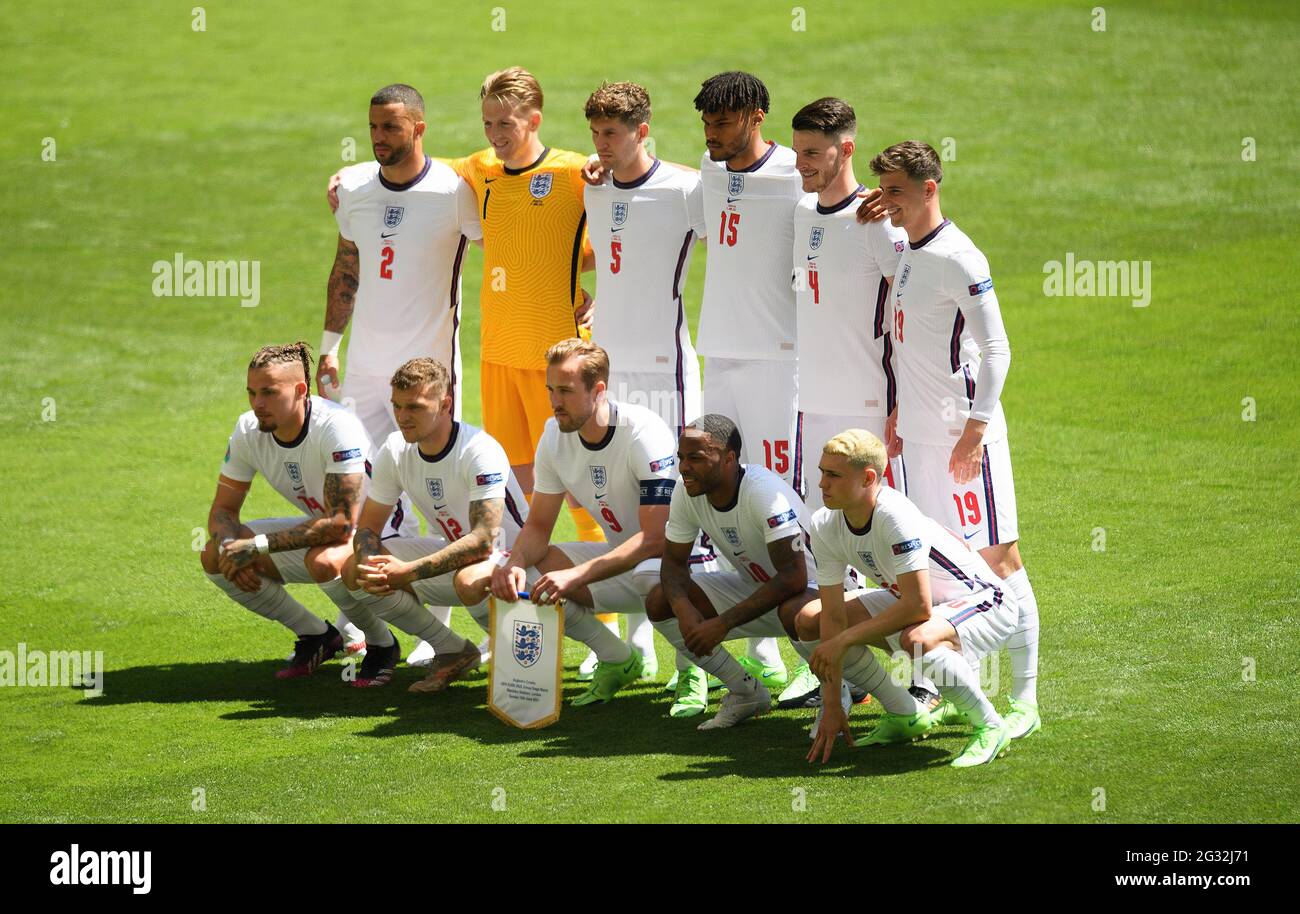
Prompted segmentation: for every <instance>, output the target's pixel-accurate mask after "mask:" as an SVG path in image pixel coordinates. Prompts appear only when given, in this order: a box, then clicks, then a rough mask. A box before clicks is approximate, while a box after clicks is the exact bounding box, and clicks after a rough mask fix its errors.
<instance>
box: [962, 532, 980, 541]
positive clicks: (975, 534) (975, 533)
mask: <svg viewBox="0 0 1300 914" xmlns="http://www.w3.org/2000/svg"><path fill="white" fill-rule="evenodd" d="M979 534H980V532H979V531H978V530H976V531H975V532H974V533H963V534H962V536H964V537H965V538H966V539H970V538H971V537H972V536H979Z"/></svg>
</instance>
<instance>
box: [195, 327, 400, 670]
mask: <svg viewBox="0 0 1300 914" xmlns="http://www.w3.org/2000/svg"><path fill="white" fill-rule="evenodd" d="M310 383H311V351H310V349H309V348H308V346H307V344H306V343H295V344H293V345H289V346H264V347H263V348H261V349H259V350H258V351H257V353H256V354H255V355H254V356H253V359H252V361H251V362H250V363H249V365H248V402H249V405H250V406H251V407H252V409H251V410H249V411H248V412H246V413H244V414H243V415H242V416H240V417H239V421H238V422H236V423H235V431H234V433H233V434H231V436H230V443H229V444H228V445H227V447H226V458H225V462H224V464H223V465H222V468H221V474H220V476H218V478H217V494H216V496H215V497H214V498H213V500H212V508H211V510H210V511H209V513H208V532H209V533H210V534H211V535H212V539H211V540H209V541H208V544H207V547H206V548H205V549H204V550H203V553H202V556H201V557H202V562H203V570H204V571H205V572H207V575H208V579H209V580H210V581H212V583H213V584H215V585H216V586H217V587H218V588H220V589H221V590H222V591H223V592H224V593H225V594H226V595H227V596H229V597H230V598H231V599H232V600H234V601H235V602H236V603H238V604H240V605H241V606H244V607H245V608H247V609H250V610H252V611H253V612H255V613H257V614H258V615H260V616H264V617H265V618H267V619H271V620H273V621H275V622H279V623H280V624H281V625H283V626H285V627H286V628H288V629H289V630H290V631H292V632H293V633H294V634H295V635H296V636H297V643H296V644H295V645H294V652H293V658H292V659H291V660H290V662H289V666H288V667H286V668H285V669H283V670H281V671H280V672H278V673H277V674H276V676H277V678H280V679H290V678H294V677H298V676H310V675H311V674H312V673H313V672H315V670H316V668H317V667H318V666H320V664H321V663H323V662H324V661H326V660H329V659H330V658H331V657H333V656H335V655H336V654H338V653H339V652H340V651H341V650H343V637H342V635H341V634H340V633H339V630H338V629H337V628H335V627H334V626H333V625H331V624H329V623H328V622H326V621H324V620H323V619H321V618H320V617H318V616H316V615H315V614H314V613H312V612H310V611H309V610H308V609H307V607H305V606H303V605H302V604H301V603H299V602H298V601H297V600H295V599H294V598H293V597H291V596H290V595H289V593H288V591H286V590H285V589H284V585H285V584H305V583H315V584H317V585H318V586H319V587H320V589H321V590H322V591H324V592H325V595H326V596H328V597H329V598H330V600H331V601H332V602H333V603H334V604H335V605H336V606H338V608H339V610H340V611H341V612H342V613H344V614H346V616H347V617H350V618H351V619H352V621H353V622H355V623H356V624H357V625H358V626H359V627H360V628H361V629H362V631H364V632H365V635H366V640H367V642H368V643H369V644H370V646H371V647H372V648H376V647H378V648H380V649H382V648H383V647H384V646H385V645H390V644H396V640H395V639H394V638H393V635H392V632H390V631H389V630H388V628H387V627H386V626H385V625H384V624H383V623H382V622H380V621H379V620H378V619H376V618H375V617H374V616H373V614H371V613H370V612H369V611H368V610H367V609H366V608H365V607H364V606H361V605H359V604H357V603H356V602H355V601H354V600H353V599H352V597H351V596H350V595H349V594H348V590H347V587H346V586H345V585H344V583H343V580H342V579H341V578H340V577H339V573H340V571H341V570H342V569H343V567H344V566H345V565H346V564H347V560H348V557H349V556H351V554H352V531H353V528H354V526H355V524H356V520H357V512H358V511H359V510H360V507H361V502H362V499H363V498H364V496H365V481H366V462H367V458H368V456H369V453H370V439H369V438H368V437H367V436H366V431H365V429H364V428H362V426H361V423H360V421H359V420H358V419H357V418H356V417H355V416H354V415H352V413H351V412H349V411H348V410H346V409H344V408H342V407H341V406H337V405H335V404H334V403H331V402H330V401H329V400H326V399H324V398H322V397H313V396H310V395H309V391H310V390H311V387H310ZM258 473H261V474H262V475H263V476H264V477H265V478H266V480H267V482H269V483H270V484H271V486H272V487H273V488H274V489H275V490H276V491H277V492H279V493H280V494H281V495H283V496H284V498H285V500H286V501H288V502H289V503H290V504H292V505H293V506H294V507H295V508H297V509H298V510H300V511H302V512H303V513H304V514H306V515H307V517H306V518H305V519H299V518H293V517H287V518H267V519H263V520H254V521H250V522H249V523H247V524H241V523H240V520H239V511H240V509H241V508H242V507H243V504H244V499H245V497H246V496H247V495H248V490H249V487H250V485H251V483H252V481H253V477H254V476H256V475H257V474H258ZM386 519H387V515H385V517H384V518H381V519H380V522H379V523H380V527H381V529H382V527H383V525H384V522H385V520H386Z"/></svg>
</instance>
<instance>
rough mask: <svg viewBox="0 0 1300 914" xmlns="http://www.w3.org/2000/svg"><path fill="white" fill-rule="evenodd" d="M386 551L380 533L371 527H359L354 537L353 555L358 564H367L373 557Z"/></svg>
mask: <svg viewBox="0 0 1300 914" xmlns="http://www.w3.org/2000/svg"><path fill="white" fill-rule="evenodd" d="M383 551H384V548H383V546H382V545H380V538H379V534H378V533H376V532H375V531H374V530H371V529H370V528H369V527H359V528H358V529H357V532H356V535H355V536H354V537H353V538H352V556H353V558H355V559H356V563H357V564H358V565H367V564H369V563H370V560H371V558H373V557H374V556H376V555H381V554H382V553H383Z"/></svg>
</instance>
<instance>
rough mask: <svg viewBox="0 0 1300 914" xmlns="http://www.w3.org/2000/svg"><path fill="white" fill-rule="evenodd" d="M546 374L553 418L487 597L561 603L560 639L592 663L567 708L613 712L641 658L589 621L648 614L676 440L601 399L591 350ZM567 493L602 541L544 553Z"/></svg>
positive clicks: (601, 375) (602, 376) (564, 351)
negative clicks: (516, 530) (587, 652)
mask: <svg viewBox="0 0 1300 914" xmlns="http://www.w3.org/2000/svg"><path fill="white" fill-rule="evenodd" d="M546 363H547V365H546V389H547V391H548V393H549V396H550V403H551V410H552V412H553V413H554V416H553V418H551V419H547V420H546V425H545V427H544V429H543V431H542V437H541V440H540V441H539V442H538V443H537V455H536V458H535V460H534V462H533V472H534V482H533V500H532V504H531V506H530V508H529V513H528V521H527V523H526V524H525V525H524V529H523V532H522V533H521V534H520V535H519V539H518V540H517V541H516V542H515V545H514V548H513V549H512V550H511V553H510V558H509V561H508V562H503V563H502V565H501V567H499V568H497V569H496V570H495V572H494V573H493V575H492V593H493V594H495V595H496V597H497V599H499V600H505V601H507V602H514V601H515V600H516V599H518V595H519V594H520V593H521V592H523V591H525V590H530V591H531V595H532V599H533V601H534V602H536V603H554V602H556V601H558V600H564V633H565V634H566V635H567V636H569V637H570V638H573V639H574V640H575V641H581V642H582V643H584V644H586V645H587V646H588V647H590V648H591V649H592V651H594V652H595V654H596V657H597V664H596V671H595V675H594V677H593V678H592V681H591V687H590V688H589V689H588V690H587V691H586V692H585V693H583V694H582V695H579V696H578V697H577V698H575V699H574V700H573V704H574V705H575V706H582V705H589V704H594V703H596V702H602V701H608V700H609V699H611V698H613V697H614V694H615V693H616V692H617V691H618V690H619V689H621V688H623V687H624V686H626V685H629V684H630V683H633V682H636V680H637V678H638V677H639V676H640V675H641V671H642V659H641V655H640V654H638V653H637V652H636V651H634V650H632V649H631V648H630V647H629V646H628V645H627V644H626V643H625V642H624V641H623V640H622V639H620V638H619V637H618V635H616V634H615V633H613V632H612V631H610V630H609V629H608V628H606V627H605V626H604V625H602V624H601V623H600V622H599V621H598V620H597V619H596V615H595V613H597V612H599V613H641V612H645V607H644V596H645V592H646V591H647V590H648V589H649V587H650V586H652V584H653V580H654V575H655V574H656V573H657V571H658V564H657V563H658V560H659V557H660V556H661V555H662V554H663V542H664V540H663V536H664V533H663V531H664V524H665V522H666V521H667V519H668V500H669V498H670V497H671V496H672V492H673V488H674V486H675V485H676V469H675V467H674V463H675V461H674V460H673V435H672V432H670V431H669V430H668V426H667V425H665V424H664V420H663V419H661V418H659V416H658V415H657V414H655V413H653V412H651V411H650V410H648V409H646V408H645V407H643V406H636V405H633V404H631V403H618V402H616V401H614V400H610V399H608V398H607V397H606V395H605V391H606V388H607V386H608V384H609V356H608V354H607V353H606V352H605V350H604V349H602V348H601V347H599V346H597V345H595V344H594V343H588V342H584V341H583V340H580V339H576V338H575V339H569V340H562V341H561V342H559V343H556V344H555V345H554V346H552V347H551V348H550V349H549V350H548V351H547V353H546ZM565 492H568V493H569V494H570V495H571V496H572V497H573V498H574V499H575V500H576V501H577V503H578V504H580V505H582V507H583V508H585V509H586V510H587V511H589V512H591V516H592V517H594V518H595V519H596V521H597V523H599V524H600V527H601V529H602V530H603V531H604V533H605V540H606V541H605V542H603V543H588V542H579V543H560V544H556V545H551V533H552V532H553V531H554V529H555V521H556V519H557V518H558V517H559V513H560V506H561V505H563V504H564V493H565ZM593 610H594V612H593Z"/></svg>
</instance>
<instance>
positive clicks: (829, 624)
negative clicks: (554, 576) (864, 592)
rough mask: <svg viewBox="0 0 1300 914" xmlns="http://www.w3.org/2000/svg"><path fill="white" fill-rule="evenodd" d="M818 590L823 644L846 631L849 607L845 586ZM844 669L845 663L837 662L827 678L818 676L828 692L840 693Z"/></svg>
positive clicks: (820, 631)
mask: <svg viewBox="0 0 1300 914" xmlns="http://www.w3.org/2000/svg"><path fill="white" fill-rule="evenodd" d="M818 592H819V595H820V597H821V601H820V602H821V612H820V613H819V614H818V616H817V621H818V627H819V630H818V634H819V635H820V637H821V641H822V644H825V643H826V642H827V641H830V640H831V639H832V638H834V637H835V636H836V635H838V634H839V633H840V632H842V631H844V629H845V627H846V626H847V625H848V623H849V612H848V607H846V606H845V605H844V588H843V587H842V586H840V587H819V588H818ZM843 671H844V666H843V664H842V663H837V664H835V671H834V673H833V674H832V675H830V676H827V677H825V678H822V677H818V678H819V679H822V682H823V683H825V684H826V687H827V692H826V694H829V695H838V694H839V693H840V678H841V677H842V675H843Z"/></svg>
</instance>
